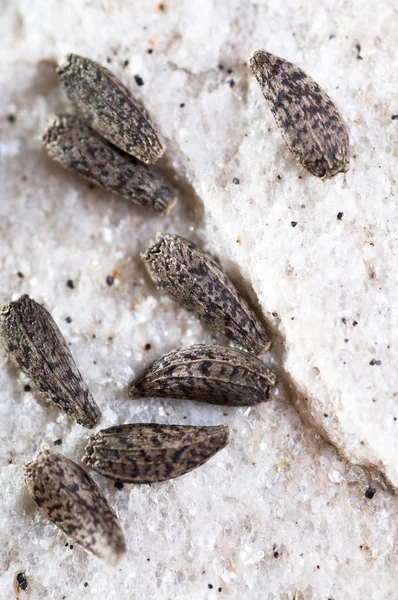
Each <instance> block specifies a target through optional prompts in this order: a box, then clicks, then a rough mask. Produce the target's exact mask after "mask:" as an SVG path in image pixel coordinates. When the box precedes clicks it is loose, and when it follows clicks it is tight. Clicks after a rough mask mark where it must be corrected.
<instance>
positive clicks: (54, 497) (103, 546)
mask: <svg viewBox="0 0 398 600" xmlns="http://www.w3.org/2000/svg"><path fill="white" fill-rule="evenodd" d="M24 476H25V483H26V486H27V488H28V490H29V492H30V494H31V496H32V498H33V500H34V501H35V503H36V504H37V506H38V507H39V509H40V510H41V512H42V513H43V514H44V516H45V517H47V519H49V520H50V521H51V522H52V523H54V525H56V526H57V527H59V528H60V529H61V530H62V531H63V532H64V533H66V535H68V536H70V537H71V538H73V540H74V541H75V542H77V543H78V544H80V545H81V546H83V548H84V549H85V550H87V552H89V553H90V554H94V555H95V556H98V557H99V558H103V559H104V560H106V561H107V562H109V563H111V564H116V563H117V562H118V561H119V560H120V558H121V557H122V556H123V554H124V553H125V551H126V542H125V539H124V535H123V531H122V528H121V526H120V523H119V519H118V518H117V516H116V513H115V512H114V510H113V509H112V507H111V506H110V505H109V504H108V501H107V500H106V498H105V496H104V495H103V494H102V492H101V490H100V489H99V487H98V486H97V485H96V483H95V482H94V481H93V480H92V479H91V477H89V475H87V473H86V472H85V471H84V470H83V469H82V468H81V467H79V465H77V464H76V463H74V462H73V461H72V460H70V459H69V458H66V457H65V456H63V455H62V454H59V453H58V452H53V451H52V450H49V449H48V448H45V447H44V448H42V449H41V450H40V452H39V454H38V455H37V456H36V458H35V459H34V460H33V461H32V462H30V463H28V464H26V465H25V466H24Z"/></svg>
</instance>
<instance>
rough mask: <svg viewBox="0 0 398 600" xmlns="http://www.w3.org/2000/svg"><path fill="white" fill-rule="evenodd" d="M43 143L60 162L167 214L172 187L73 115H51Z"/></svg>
mask: <svg viewBox="0 0 398 600" xmlns="http://www.w3.org/2000/svg"><path fill="white" fill-rule="evenodd" d="M43 144H44V147H45V149H46V151H47V152H48V154H49V155H50V156H51V158H52V159H54V160H55V161H56V162H58V163H60V164H61V165H62V166H64V167H66V168H67V169H71V170H73V171H76V172H77V173H78V174H79V175H82V176H83V177H85V179H88V180H89V181H92V182H93V183H95V184H97V185H99V186H100V187H102V188H104V189H106V190H109V191H111V192H116V193H117V194H120V196H123V197H124V198H127V199H128V200H131V201H132V202H134V204H139V205H141V206H145V207H148V208H151V209H153V210H155V211H157V212H161V213H163V214H167V213H168V212H169V211H170V210H171V208H173V206H174V204H175V203H176V200H177V193H176V191H175V190H173V189H171V188H169V187H168V186H167V183H166V182H165V181H164V179H163V178H162V177H161V175H160V174H157V173H156V172H155V171H154V170H153V169H151V168H149V167H147V166H146V165H144V164H142V163H139V162H138V161H137V160H136V159H134V158H132V157H131V156H128V155H127V154H125V153H122V151H121V150H118V149H117V148H115V147H114V146H112V145H111V144H109V142H107V141H106V140H105V139H104V138H102V137H101V136H100V135H98V134H97V133H96V132H95V131H94V130H93V129H91V128H90V127H87V126H86V125H84V123H83V122H82V121H80V119H78V118H77V117H73V116H71V115H61V116H57V115H53V116H51V117H50V119H49V121H48V124H47V128H46V130H45V132H44V134H43Z"/></svg>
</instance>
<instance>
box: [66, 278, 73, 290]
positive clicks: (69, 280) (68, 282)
mask: <svg viewBox="0 0 398 600" xmlns="http://www.w3.org/2000/svg"><path fill="white" fill-rule="evenodd" d="M66 285H67V286H68V288H70V289H71V290H73V289H74V287H75V284H74V283H73V281H72V279H68V281H67V282H66Z"/></svg>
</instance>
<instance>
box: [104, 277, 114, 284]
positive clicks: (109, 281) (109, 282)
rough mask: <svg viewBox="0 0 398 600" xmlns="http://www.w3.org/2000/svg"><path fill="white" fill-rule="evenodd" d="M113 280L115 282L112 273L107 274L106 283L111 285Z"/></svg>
mask: <svg viewBox="0 0 398 600" xmlns="http://www.w3.org/2000/svg"><path fill="white" fill-rule="evenodd" d="M114 282H115V279H114V278H113V277H112V275H108V276H107V278H106V283H107V284H108V285H113V284H114Z"/></svg>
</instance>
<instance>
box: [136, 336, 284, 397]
mask: <svg viewBox="0 0 398 600" xmlns="http://www.w3.org/2000/svg"><path fill="white" fill-rule="evenodd" d="M275 383H276V377H275V375H274V374H273V373H272V371H270V370H269V369H268V368H267V367H266V366H265V364H264V363H263V362H262V361H261V360H260V359H259V358H257V357H256V356H254V355H253V354H250V353H248V352H242V351H241V350H237V349H235V348H228V347H225V346H205V345H201V344H198V345H196V346H190V347H188V348H180V349H178V350H172V351H171V352H169V353H168V354H166V355H165V356H163V357H162V358H160V359H159V360H156V361H155V362H153V363H152V364H151V365H150V366H149V367H148V368H147V369H145V371H144V372H143V373H142V374H141V375H140V376H139V377H138V378H137V379H136V380H135V381H133V383H132V384H131V386H130V390H129V394H130V396H131V397H132V398H141V397H147V396H149V397H158V398H164V397H166V398H187V399H189V400H197V401H199V402H209V403H211V404H225V405H228V406H252V405H253V404H259V403H260V402H265V401H266V400H268V399H269V395H270V391H271V388H272V387H273V386H274V385H275Z"/></svg>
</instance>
